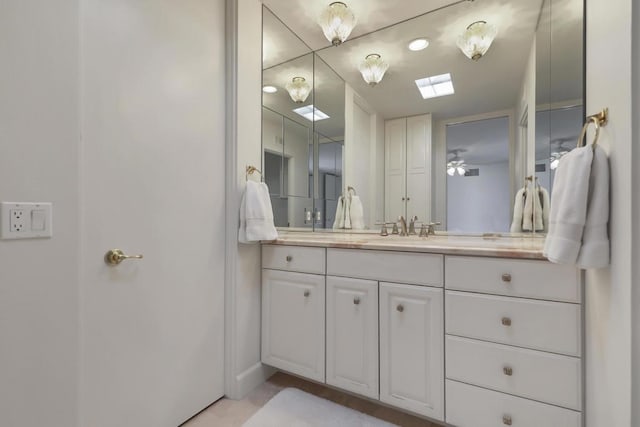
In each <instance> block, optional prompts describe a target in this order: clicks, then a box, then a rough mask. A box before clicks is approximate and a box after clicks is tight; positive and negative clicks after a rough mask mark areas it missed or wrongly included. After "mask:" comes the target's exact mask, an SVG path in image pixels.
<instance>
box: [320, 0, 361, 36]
mask: <svg viewBox="0 0 640 427" xmlns="http://www.w3.org/2000/svg"><path fill="white" fill-rule="evenodd" d="M318 24H319V25H320V27H322V31H323V32H324V36H325V37H326V38H327V40H329V41H330V42H331V44H332V45H334V46H338V45H340V44H341V43H342V42H343V41H345V40H346V39H347V37H349V34H351V31H352V30H353V27H355V26H356V17H355V16H354V15H353V12H351V9H349V8H348V7H347V5H346V4H344V3H342V2H340V1H336V2H333V3H331V4H329V6H327V8H326V9H325V10H323V11H322V13H321V14H320V18H319V19H318Z"/></svg>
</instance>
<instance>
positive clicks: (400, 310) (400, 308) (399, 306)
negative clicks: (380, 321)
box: [396, 304, 404, 313]
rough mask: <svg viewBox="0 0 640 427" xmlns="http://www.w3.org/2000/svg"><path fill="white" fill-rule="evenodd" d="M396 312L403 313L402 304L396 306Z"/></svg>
mask: <svg viewBox="0 0 640 427" xmlns="http://www.w3.org/2000/svg"><path fill="white" fill-rule="evenodd" d="M396 310H398V311H399V312H400V313H402V312H403V311H404V306H403V305H402V304H398V306H397V307H396Z"/></svg>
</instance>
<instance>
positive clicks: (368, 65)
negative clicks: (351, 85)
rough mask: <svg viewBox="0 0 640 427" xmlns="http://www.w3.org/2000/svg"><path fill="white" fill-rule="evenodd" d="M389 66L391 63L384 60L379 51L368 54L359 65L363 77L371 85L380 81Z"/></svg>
mask: <svg viewBox="0 0 640 427" xmlns="http://www.w3.org/2000/svg"><path fill="white" fill-rule="evenodd" d="M388 68H389V64H387V63H386V62H384V61H383V60H382V58H381V57H380V55H378V54H377V53H371V54H369V55H367V56H366V57H365V58H364V61H362V63H361V64H360V66H359V67H358V69H359V70H360V73H362V78H363V79H364V81H365V82H367V83H368V84H369V86H375V85H377V84H378V83H380V80H382V78H383V77H384V73H385V72H386V71H387V69H388Z"/></svg>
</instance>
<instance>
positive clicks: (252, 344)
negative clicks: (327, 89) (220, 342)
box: [225, 0, 273, 398]
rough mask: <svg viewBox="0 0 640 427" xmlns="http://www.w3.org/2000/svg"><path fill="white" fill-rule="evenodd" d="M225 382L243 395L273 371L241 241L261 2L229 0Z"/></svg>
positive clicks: (255, 275)
mask: <svg viewBox="0 0 640 427" xmlns="http://www.w3.org/2000/svg"><path fill="white" fill-rule="evenodd" d="M227 64H228V65H227V66H228V70H227V71H228V73H227V91H228V92H227V123H226V127H227V152H226V160H227V162H226V163H227V168H228V169H227V178H228V183H227V195H226V206H227V211H226V212H227V230H226V233H227V235H226V240H227V272H226V277H225V282H226V285H225V308H226V310H225V329H226V332H225V352H226V367H227V372H226V388H225V393H226V394H227V395H228V396H229V397H232V398H240V397H242V396H244V395H245V394H246V393H248V392H249V391H251V390H252V389H253V388H255V387H256V386H257V385H259V384H260V383H262V382H263V381H264V380H265V378H267V377H268V376H269V375H270V374H272V372H273V371H272V370H270V369H267V368H264V367H263V366H262V364H261V363H260V295H261V284H260V263H261V261H260V246H259V245H243V244H238V221H239V207H240V196H241V194H242V191H243V190H244V186H245V167H246V166H247V165H254V166H257V167H260V164H261V163H262V153H261V144H260V136H261V131H260V126H259V125H258V124H259V123H261V105H262V102H261V93H262V92H261V82H262V76H261V70H262V3H261V2H260V1H259V0H227Z"/></svg>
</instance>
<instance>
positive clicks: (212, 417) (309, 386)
mask: <svg viewBox="0 0 640 427" xmlns="http://www.w3.org/2000/svg"><path fill="white" fill-rule="evenodd" d="M286 387H295V388H299V389H300V390H303V391H306V392H307V393H311V394H315V395H316V396H319V397H322V398H324V399H327V400H331V401H333V402H336V403H339V404H340V405H344V406H346V407H349V408H352V409H354V410H356V411H360V412H364V413H365V414H369V415H371V416H373V417H376V418H380V419H382V420H385V421H388V422H391V423H394V424H397V425H399V426H402V427H438V426H437V425H436V424H433V423H430V422H429V421H426V420H423V419H420V418H418V417H414V416H412V415H409V414H405V413H403V412H399V411H396V410H394V409H391V408H387V407H384V406H381V405H378V404H376V403H373V402H370V401H368V400H364V399H360V398H358V397H355V396H351V395H349V394H345V393H342V392H340V391H337V390H333V389H330V388H328V387H325V386H323V385H320V384H316V383H311V382H308V381H305V380H302V379H300V378H296V377H293V376H291V375H287V374H284V373H281V372H278V373H277V374H275V375H274V376H272V377H271V378H270V379H269V380H268V381H267V382H266V383H264V384H262V385H261V386H260V387H258V388H257V389H255V390H254V391H252V392H251V393H249V395H248V396H247V397H245V398H244V399H242V400H231V399H226V398H222V399H220V400H219V401H217V402H216V403H214V404H213V405H211V406H209V407H208V408H206V409H205V410H203V411H202V412H201V413H200V414H198V415H197V416H195V417H194V418H192V419H191V420H189V421H187V422H186V423H185V424H183V425H182V427H240V426H242V424H243V423H244V422H245V421H247V420H248V419H249V418H251V416H252V415H253V414H254V413H256V412H257V411H258V409H260V408H261V407H262V406H264V405H265V404H266V403H267V402H268V401H269V399H271V398H272V397H273V396H275V395H276V394H278V392H279V391H280V390H282V389H284V388H286Z"/></svg>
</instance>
